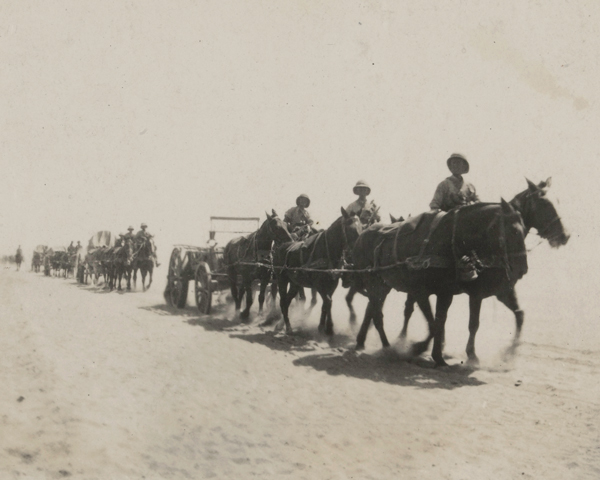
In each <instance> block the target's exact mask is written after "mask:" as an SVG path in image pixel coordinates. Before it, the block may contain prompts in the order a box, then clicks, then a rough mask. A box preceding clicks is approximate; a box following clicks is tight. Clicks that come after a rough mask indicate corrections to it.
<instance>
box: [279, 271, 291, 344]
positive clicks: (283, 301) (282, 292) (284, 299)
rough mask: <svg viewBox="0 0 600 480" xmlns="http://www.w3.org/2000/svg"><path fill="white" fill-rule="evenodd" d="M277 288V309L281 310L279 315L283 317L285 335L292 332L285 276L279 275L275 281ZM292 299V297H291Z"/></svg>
mask: <svg viewBox="0 0 600 480" xmlns="http://www.w3.org/2000/svg"><path fill="white" fill-rule="evenodd" d="M277 286H278V288H279V308H281V314H282V315H283V322H284V325H285V329H286V332H287V333H291V332H292V326H291V325H290V319H289V316H288V314H289V311H288V309H289V306H290V300H289V299H288V280H287V278H285V275H280V276H279V278H278V280H277ZM291 290H292V288H290V292H291ZM292 298H293V297H292Z"/></svg>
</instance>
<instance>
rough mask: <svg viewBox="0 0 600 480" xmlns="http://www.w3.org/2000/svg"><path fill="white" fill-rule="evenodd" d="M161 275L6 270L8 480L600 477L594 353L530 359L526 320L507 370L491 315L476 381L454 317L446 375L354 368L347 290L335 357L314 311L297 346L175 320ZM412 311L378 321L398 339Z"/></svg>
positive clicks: (261, 334)
mask: <svg viewBox="0 0 600 480" xmlns="http://www.w3.org/2000/svg"><path fill="white" fill-rule="evenodd" d="M165 275H166V274H165V271H164V269H163V267H161V269H159V270H158V271H157V272H156V277H155V284H154V285H153V286H152V289H151V290H150V291H148V292H145V293H142V292H141V291H136V292H131V293H117V292H112V293H107V292H106V291H104V290H102V289H101V288H96V287H93V286H80V285H77V284H76V283H75V282H74V281H73V280H72V279H69V280H64V279H56V278H47V277H44V276H43V275H40V274H34V273H30V272H26V271H21V272H15V271H14V268H12V269H9V270H7V269H4V270H2V271H0V292H1V293H0V322H1V332H2V333H1V335H0V351H1V352H2V355H1V356H0V382H1V385H2V391H1V395H0V422H1V428H0V478H1V479H13V478H14V479H55V478H73V479H90V480H91V479H99V480H100V479H102V480H106V479H115V480H117V479H143V478H145V479H209V478H215V479H246V478H253V477H254V478H290V479H387V478H402V479H453V480H454V479H457V480H458V479H488V478H489V479H515V478H524V479H526V478H530V479H539V478H544V479H587V478H589V479H597V478H600V433H599V427H600V403H599V398H600V395H599V393H600V387H599V379H600V351H598V350H597V349H596V350H594V349H576V348H573V347H571V346H568V345H562V346H561V345H560V342H556V344H552V343H551V342H547V343H538V342H536V341H535V340H536V339H535V338H533V337H532V335H531V332H532V331H533V332H535V329H534V328H532V325H534V324H535V321H531V320H530V318H529V317H527V318H526V324H525V333H524V342H523V344H522V346H521V347H520V349H519V350H518V354H517V356H516V357H514V358H513V359H508V360H507V359H505V358H504V356H503V353H504V350H505V349H506V347H507V346H508V345H510V342H511V335H512V329H513V328H514V325H513V322H512V318H511V316H510V314H508V313H507V312H504V311H502V310H501V307H500V306H495V305H493V304H492V303H490V304H486V305H487V306H486V307H485V308H484V311H483V315H484V316H485V315H487V317H488V318H487V320H485V321H482V326H481V334H480V336H479V338H478V343H477V347H478V353H479V355H480V358H481V366H480V368H478V369H474V368H471V367H467V366H466V365H465V364H464V363H461V362H464V361H465V355H464V353H463V351H464V347H465V345H466V340H467V330H466V320H465V319H462V320H458V319H457V320H453V318H449V321H448V322H449V323H448V329H449V331H448V336H447V344H446V353H447V354H448V357H447V361H448V362H449V363H450V364H451V366H450V367H449V368H443V369H439V368H434V366H433V363H432V362H431V359H430V358H429V357H428V355H427V354H426V355H424V356H423V357H421V358H419V359H417V360H415V361H412V362H407V361H404V360H402V359H401V357H399V356H398V355H396V354H395V350H393V349H392V350H389V351H385V352H384V351H382V350H381V349H380V346H379V340H378V338H377V335H376V334H375V333H376V332H375V331H374V330H371V332H370V334H369V339H368V343H367V350H366V351H365V352H361V353H356V352H354V351H353V350H352V345H353V338H354V332H355V327H352V326H351V325H349V323H348V314H347V311H346V310H345V306H343V302H342V297H341V295H342V294H343V293H344V292H343V291H341V289H340V292H338V293H336V296H335V299H334V301H335V302H336V305H335V310H334V313H335V317H334V321H335V327H336V335H335V337H334V340H333V341H331V342H328V340H327V339H326V338H323V337H321V336H320V335H319V334H318V333H317V329H316V325H317V320H318V319H317V316H318V315H317V314H318V307H317V309H315V311H313V312H312V314H311V315H309V316H308V317H307V318H305V319H300V313H301V312H300V311H299V310H298V309H297V311H296V312H295V314H294V316H293V317H292V325H293V326H294V327H295V333H294V334H293V335H291V336H287V335H283V334H282V333H274V332H273V329H272V328H261V327H259V326H258V322H259V321H260V319H259V318H257V315H256V308H254V309H253V322H252V324H251V325H241V324H240V323H239V321H238V320H237V319H236V317H235V315H234V312H232V311H231V308H230V307H228V306H227V305H223V304H221V305H217V308H216V312H215V313H214V314H213V315H211V316H200V315H199V314H198V313H197V311H196V310H195V309H194V307H193V306H191V305H190V306H189V307H188V308H186V309H183V310H177V309H174V308H171V307H167V306H166V305H165V302H164V300H163V298H162V286H163V285H164V276H165ZM191 297H192V296H191V295H190V298H191ZM403 300H404V296H403V295H401V294H395V297H394V299H390V302H388V305H386V328H387V330H388V335H389V336H390V337H393V336H395V335H397V333H398V331H399V329H400V325H399V321H398V320H397V319H396V318H395V316H399V314H400V312H401V306H402V301H403ZM539 301H540V302H548V301H551V299H548V298H547V297H544V296H543V295H540V300H539ZM461 302H462V301H457V302H456V306H455V305H453V307H452V310H451V312H452V314H453V315H454V316H455V317H456V318H458V316H460V317H461V318H462V317H463V316H464V311H465V308H464V302H462V303H461ZM355 303H356V306H357V311H360V309H361V308H364V299H359V298H357V299H356V302H355ZM496 303H497V302H496ZM532 307H535V306H532V305H531V304H530V305H529V306H528V308H529V309H533V308H532ZM490 317H493V318H490ZM528 321H529V323H528ZM528 328H529V330H528ZM410 332H411V337H412V338H415V339H417V338H420V337H421V336H422V334H423V332H424V326H423V320H422V318H421V317H420V316H419V315H417V314H415V318H414V319H413V323H412V324H411V329H410ZM528 332H529V333H528Z"/></svg>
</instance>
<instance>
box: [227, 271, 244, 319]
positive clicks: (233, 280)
mask: <svg viewBox="0 0 600 480" xmlns="http://www.w3.org/2000/svg"><path fill="white" fill-rule="evenodd" d="M227 273H228V276H229V287H230V288H231V296H232V297H233V301H234V302H235V311H236V312H237V311H238V310H239V309H240V305H241V302H242V300H241V298H240V299H238V297H239V293H238V287H237V273H236V271H235V269H230V270H229V271H228V272H227Z"/></svg>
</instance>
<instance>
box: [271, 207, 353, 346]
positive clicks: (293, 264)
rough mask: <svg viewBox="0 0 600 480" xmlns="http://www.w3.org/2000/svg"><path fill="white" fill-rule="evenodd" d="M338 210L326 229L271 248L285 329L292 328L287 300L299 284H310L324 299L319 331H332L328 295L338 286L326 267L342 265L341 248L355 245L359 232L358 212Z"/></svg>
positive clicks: (331, 333)
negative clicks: (338, 212)
mask: <svg viewBox="0 0 600 480" xmlns="http://www.w3.org/2000/svg"><path fill="white" fill-rule="evenodd" d="M341 212H342V216H341V217H339V218H338V219H337V220H336V221H335V222H333V223H332V224H331V226H330V227H329V228H328V229H327V230H324V231H322V232H320V233H318V234H317V235H313V236H311V237H308V238H307V239H306V240H304V241H302V242H291V243H286V244H283V245H280V246H279V247H278V248H276V249H275V250H274V252H273V269H274V271H275V272H276V278H277V286H278V289H279V295H280V307H281V313H282V314H283V321H284V323H285V328H286V332H287V333H291V332H292V327H291V325H290V319H289V315H288V309H289V305H290V302H291V301H292V299H293V298H294V297H295V296H296V294H297V293H298V289H299V288H300V287H310V288H315V289H316V290H317V291H318V292H319V294H320V295H321V298H322V299H323V306H322V307H321V319H320V322H319V331H320V332H323V331H324V332H325V334H326V335H333V320H332V318H331V297H332V295H333V293H334V292H335V289H336V288H337V285H338V281H339V276H338V275H335V274H332V273H331V272H328V271H327V270H329V269H338V268H341V266H342V262H343V255H344V252H345V251H346V250H349V249H351V248H352V247H353V246H354V243H355V242H356V240H357V239H358V236H359V235H360V233H361V232H362V225H361V223H360V220H359V218H358V217H357V216H355V215H350V214H349V213H348V212H346V210H344V209H343V208H342V209H341ZM319 270H321V271H319ZM288 285H289V290H288Z"/></svg>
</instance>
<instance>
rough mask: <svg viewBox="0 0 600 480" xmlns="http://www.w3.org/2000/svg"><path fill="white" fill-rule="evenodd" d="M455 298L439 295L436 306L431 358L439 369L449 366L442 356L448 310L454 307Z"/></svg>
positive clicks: (448, 295)
mask: <svg viewBox="0 0 600 480" xmlns="http://www.w3.org/2000/svg"><path fill="white" fill-rule="evenodd" d="M452 300H453V296H452V294H451V293H443V294H438V295H437V302H436V305H435V322H434V334H433V351H432V352H431V356H432V357H433V360H434V361H435V363H436V365H437V366H438V367H444V366H448V364H447V363H446V362H445V361H444V357H443V356H442V350H443V346H444V334H445V327H446V318H447V317H448V309H449V308H450V305H452Z"/></svg>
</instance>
